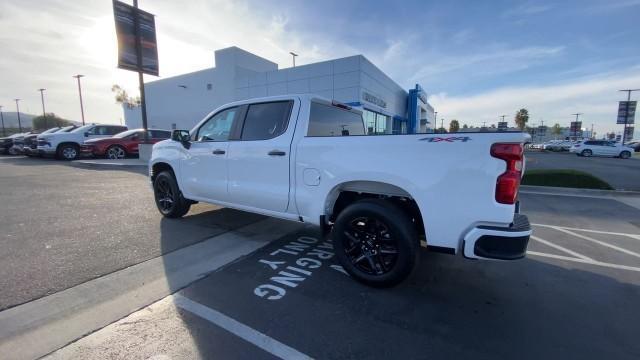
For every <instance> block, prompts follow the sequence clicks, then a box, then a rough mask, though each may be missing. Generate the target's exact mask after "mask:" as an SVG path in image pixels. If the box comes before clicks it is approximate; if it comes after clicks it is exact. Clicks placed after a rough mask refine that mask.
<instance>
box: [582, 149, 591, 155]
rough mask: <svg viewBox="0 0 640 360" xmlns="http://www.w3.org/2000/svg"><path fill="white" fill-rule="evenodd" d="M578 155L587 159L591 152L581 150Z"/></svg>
mask: <svg viewBox="0 0 640 360" xmlns="http://www.w3.org/2000/svg"><path fill="white" fill-rule="evenodd" d="M580 155H582V156H585V157H589V156H591V155H593V152H592V151H591V150H589V149H586V150H582V152H581V153H580Z"/></svg>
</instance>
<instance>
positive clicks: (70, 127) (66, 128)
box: [58, 125, 76, 132]
mask: <svg viewBox="0 0 640 360" xmlns="http://www.w3.org/2000/svg"><path fill="white" fill-rule="evenodd" d="M75 128H76V126H75V125H71V126H67V127H63V128H62V129H60V130H59V131H58V132H69V131H71V130H73V129H75Z"/></svg>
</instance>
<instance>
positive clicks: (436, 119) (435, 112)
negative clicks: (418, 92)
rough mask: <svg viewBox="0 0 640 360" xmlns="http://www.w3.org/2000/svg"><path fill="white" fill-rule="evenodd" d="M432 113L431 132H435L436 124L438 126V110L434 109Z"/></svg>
mask: <svg viewBox="0 0 640 360" xmlns="http://www.w3.org/2000/svg"><path fill="white" fill-rule="evenodd" d="M433 114H434V115H433V119H434V121H433V132H436V126H438V112H437V111H434V112H433Z"/></svg>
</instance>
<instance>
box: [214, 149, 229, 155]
mask: <svg viewBox="0 0 640 360" xmlns="http://www.w3.org/2000/svg"><path fill="white" fill-rule="evenodd" d="M225 153H226V151H224V150H220V149H215V150H213V154H214V155H224V154H225Z"/></svg>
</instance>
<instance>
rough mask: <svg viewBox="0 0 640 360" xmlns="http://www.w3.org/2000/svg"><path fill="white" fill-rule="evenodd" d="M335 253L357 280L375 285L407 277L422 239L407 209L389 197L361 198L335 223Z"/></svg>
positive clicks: (413, 265)
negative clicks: (395, 203)
mask: <svg viewBox="0 0 640 360" xmlns="http://www.w3.org/2000/svg"><path fill="white" fill-rule="evenodd" d="M332 238H333V242H334V248H335V250H336V257H337V258H338V260H339V261H340V263H341V264H342V266H343V267H344V269H345V270H346V271H347V272H348V273H349V274H350V275H351V276H352V277H353V278H355V279H356V280H358V281H360V282H362V283H365V284H367V285H370V286H375V287H389V286H394V285H396V284H398V283H400V282H401V281H403V280H404V279H406V278H407V277H408V276H409V274H410V273H411V271H412V270H413V268H414V267H415V264H416V262H417V258H418V250H419V241H418V235H417V232H416V229H415V227H414V225H413V223H412V222H411V221H410V219H409V217H408V216H407V215H406V214H405V212H404V211H403V210H402V209H401V208H399V207H398V206H396V205H394V204H392V203H391V202H389V201H385V200H380V199H366V200H360V201H358V202H356V203H354V204H352V205H350V206H348V207H347V208H346V209H344V210H343V211H342V212H341V213H340V215H338V218H337V219H336V222H335V224H334V226H333V230H332Z"/></svg>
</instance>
